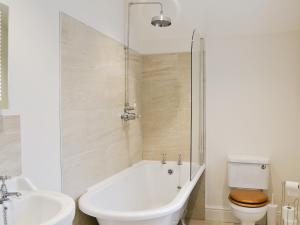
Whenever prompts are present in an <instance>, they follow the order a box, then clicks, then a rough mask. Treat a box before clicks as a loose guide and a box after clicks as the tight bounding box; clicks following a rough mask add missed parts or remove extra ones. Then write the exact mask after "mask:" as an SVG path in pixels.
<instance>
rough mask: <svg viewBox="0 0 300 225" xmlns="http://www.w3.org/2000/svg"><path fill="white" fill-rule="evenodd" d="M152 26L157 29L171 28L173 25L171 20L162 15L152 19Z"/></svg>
mask: <svg viewBox="0 0 300 225" xmlns="http://www.w3.org/2000/svg"><path fill="white" fill-rule="evenodd" d="M151 24H152V25H153V26H155V27H169V26H171V25H172V22H171V18H170V17H167V16H165V15H164V14H163V12H161V13H160V15H159V16H154V17H152V20H151Z"/></svg>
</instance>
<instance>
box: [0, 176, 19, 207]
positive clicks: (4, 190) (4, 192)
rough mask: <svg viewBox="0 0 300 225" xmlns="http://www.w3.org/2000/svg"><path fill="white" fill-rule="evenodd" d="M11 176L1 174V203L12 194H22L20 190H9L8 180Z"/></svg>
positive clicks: (16, 195) (17, 195) (7, 199)
mask: <svg viewBox="0 0 300 225" xmlns="http://www.w3.org/2000/svg"><path fill="white" fill-rule="evenodd" d="M9 179H10V177H9V176H0V180H1V181H2V185H1V188H0V204H3V203H4V202H6V201H9V200H10V198H9V197H12V196H15V197H20V196H21V195H22V194H21V193H19V192H8V190H7V186H6V183H5V182H6V181H7V180H9Z"/></svg>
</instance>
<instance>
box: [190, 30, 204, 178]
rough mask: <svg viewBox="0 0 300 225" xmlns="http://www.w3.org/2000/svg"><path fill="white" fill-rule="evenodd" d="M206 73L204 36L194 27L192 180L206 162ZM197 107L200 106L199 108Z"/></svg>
mask: <svg viewBox="0 0 300 225" xmlns="http://www.w3.org/2000/svg"><path fill="white" fill-rule="evenodd" d="M195 63H196V64H195ZM205 75H206V73H205V40H204V37H203V36H202V35H201V34H200V33H199V31H198V30H197V29H194V31H193V34H192V41H191V84H190V85H191V120H190V180H192V179H193V177H194V175H195V174H196V173H197V171H198V169H199V168H200V166H202V165H203V164H204V163H205V151H206V123H205V121H206V82H205ZM195 76H198V77H195ZM195 82H198V83H195ZM197 85H199V86H197ZM195 86H196V88H195ZM197 88H198V89H197ZM195 89H196V90H195ZM195 93H196V94H195ZM195 101H197V102H195ZM195 103H197V104H195ZM196 107H198V109H197V108H196ZM197 110H198V111H197ZM195 126H196V127H195ZM195 145H196V147H195Z"/></svg>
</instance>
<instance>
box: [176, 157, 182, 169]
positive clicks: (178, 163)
mask: <svg viewBox="0 0 300 225" xmlns="http://www.w3.org/2000/svg"><path fill="white" fill-rule="evenodd" d="M177 165H178V166H181V165H182V155H181V154H179V155H178V162H177Z"/></svg>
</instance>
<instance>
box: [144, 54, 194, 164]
mask: <svg viewBox="0 0 300 225" xmlns="http://www.w3.org/2000/svg"><path fill="white" fill-rule="evenodd" d="M141 84H142V89H143V92H142V116H143V119H142V126H143V127H142V131H143V132H142V133H143V158H144V159H161V154H162V153H167V159H168V160H177V159H178V154H182V155H183V158H184V160H189V151H190V144H189V143H190V98H191V93H190V54H189V53H174V54H159V55H145V56H143V75H142V82H141Z"/></svg>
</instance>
